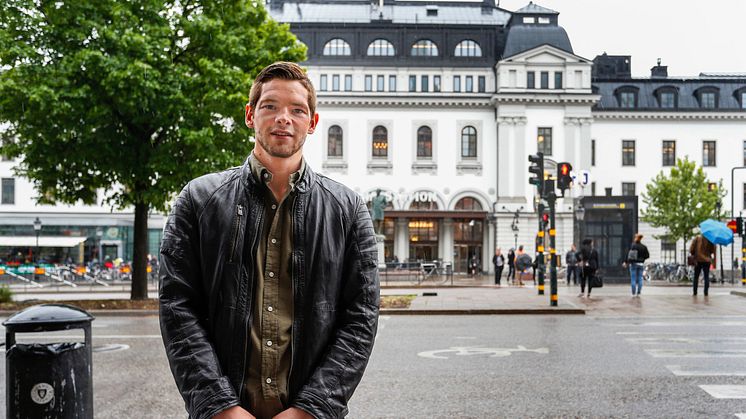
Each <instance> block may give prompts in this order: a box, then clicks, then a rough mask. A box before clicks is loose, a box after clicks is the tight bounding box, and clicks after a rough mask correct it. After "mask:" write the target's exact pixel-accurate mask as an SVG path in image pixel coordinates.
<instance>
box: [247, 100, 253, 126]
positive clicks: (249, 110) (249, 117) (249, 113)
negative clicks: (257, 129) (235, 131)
mask: <svg viewBox="0 0 746 419" xmlns="http://www.w3.org/2000/svg"><path fill="white" fill-rule="evenodd" d="M246 126H247V127H249V128H254V108H252V107H251V105H249V104H248V103H247V104H246Z"/></svg>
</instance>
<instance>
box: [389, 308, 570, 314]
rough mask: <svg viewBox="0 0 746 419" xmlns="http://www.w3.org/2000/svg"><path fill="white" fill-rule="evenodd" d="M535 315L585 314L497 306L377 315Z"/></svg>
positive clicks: (564, 309)
mask: <svg viewBox="0 0 746 419" xmlns="http://www.w3.org/2000/svg"><path fill="white" fill-rule="evenodd" d="M494 314H504V315H535V314H541V315H544V314H563V315H567V314H570V315H578V314H580V315H585V310H583V309H580V308H555V309H551V308H534V309H525V308H497V309H489V308H487V309H452V310H451V309H446V310H410V309H406V308H400V309H396V308H386V309H381V310H380V312H379V315H384V316H390V315H415V316H416V315H427V316H431V315H435V316H437V315H442V316H459V315H494Z"/></svg>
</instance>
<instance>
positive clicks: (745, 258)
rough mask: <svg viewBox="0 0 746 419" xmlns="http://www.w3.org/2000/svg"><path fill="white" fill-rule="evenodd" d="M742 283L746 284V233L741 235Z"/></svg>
mask: <svg viewBox="0 0 746 419" xmlns="http://www.w3.org/2000/svg"><path fill="white" fill-rule="evenodd" d="M741 285H746V234H744V235H743V236H741Z"/></svg>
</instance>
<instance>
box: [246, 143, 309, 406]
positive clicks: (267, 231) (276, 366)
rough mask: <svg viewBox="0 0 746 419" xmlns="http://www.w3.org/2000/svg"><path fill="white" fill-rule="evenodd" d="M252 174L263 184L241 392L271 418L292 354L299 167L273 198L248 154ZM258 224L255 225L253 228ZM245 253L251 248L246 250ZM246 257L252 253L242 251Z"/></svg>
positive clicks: (284, 393)
mask: <svg viewBox="0 0 746 419" xmlns="http://www.w3.org/2000/svg"><path fill="white" fill-rule="evenodd" d="M249 165H250V167H251V173H252V176H254V177H255V179H257V181H258V182H259V183H261V184H264V185H265V187H264V188H263V189H264V191H263V192H264V207H265V211H264V215H263V221H262V223H261V225H260V226H261V228H262V231H260V232H259V237H258V239H259V245H258V247H257V251H256V255H253V256H255V258H256V259H255V260H256V263H255V264H254V265H255V269H256V271H255V277H256V285H255V288H254V291H255V293H254V300H253V302H252V303H253V304H252V320H251V324H250V326H249V327H250V331H249V334H250V336H251V339H250V344H251V351H250V356H249V365H248V368H249V370H248V374H247V378H246V390H247V392H248V394H247V395H248V400H249V405H250V409H251V410H250V411H251V413H252V414H253V415H254V416H256V417H257V418H258V419H261V418H271V417H272V416H274V415H276V414H278V413H280V412H282V411H283V410H285V409H287V408H288V407H289V403H290V400H288V379H289V377H290V363H291V356H292V346H291V344H292V325H293V283H292V268H293V263H292V259H291V258H292V251H293V217H292V208H293V204H294V202H295V197H296V192H295V184H296V182H297V181H298V180H299V179H300V178H301V176H302V174H303V171H304V170H305V167H306V163H305V160H303V161H302V163H301V168H300V170H299V171H297V172H295V173H293V174H292V175H291V176H290V180H289V182H290V188H289V190H288V193H287V194H286V195H285V196H284V197H283V198H282V200H280V202H277V201H276V200H275V197H274V195H273V194H272V191H271V190H270V189H269V182H270V180H272V173H270V172H269V170H267V168H265V167H264V166H263V165H262V164H261V163H260V162H259V160H257V159H256V157H254V154H253V153H252V154H251V156H249ZM260 226H257V228H259V227H260ZM249 251H251V250H249ZM248 256H249V257H252V255H248Z"/></svg>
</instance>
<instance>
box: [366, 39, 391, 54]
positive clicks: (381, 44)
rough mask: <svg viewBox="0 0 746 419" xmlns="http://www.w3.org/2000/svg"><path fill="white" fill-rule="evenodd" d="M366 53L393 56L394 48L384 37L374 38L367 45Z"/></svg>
mask: <svg viewBox="0 0 746 419" xmlns="http://www.w3.org/2000/svg"><path fill="white" fill-rule="evenodd" d="M368 55H370V56H373V57H393V56H394V55H396V49H394V46H393V45H392V44H391V42H389V41H387V40H385V39H376V40H375V41H373V42H371V43H370V45H368Z"/></svg>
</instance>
